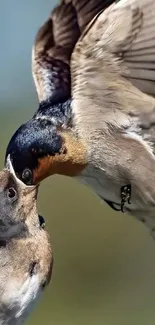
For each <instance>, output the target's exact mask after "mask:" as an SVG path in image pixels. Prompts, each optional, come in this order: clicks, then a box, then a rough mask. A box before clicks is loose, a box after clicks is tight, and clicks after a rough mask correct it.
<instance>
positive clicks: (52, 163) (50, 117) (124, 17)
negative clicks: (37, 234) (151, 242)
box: [6, 0, 155, 231]
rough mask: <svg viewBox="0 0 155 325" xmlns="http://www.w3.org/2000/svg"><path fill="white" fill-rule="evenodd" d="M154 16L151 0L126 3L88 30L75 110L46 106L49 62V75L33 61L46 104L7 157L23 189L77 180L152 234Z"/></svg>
mask: <svg viewBox="0 0 155 325" xmlns="http://www.w3.org/2000/svg"><path fill="white" fill-rule="evenodd" d="M154 9H155V3H154V1H153V0H141V1H140V0H128V1H126V0H124V1H123V0H122V1H120V2H119V3H116V4H113V5H112V6H111V7H109V8H108V9H107V10H106V11H105V12H100V13H98V14H97V16H96V17H95V18H94V19H93V20H92V21H91V22H90V24H89V25H88V26H87V27H86V29H85V30H84V32H83V34H82V36H81V38H80V40H79V41H78V42H77V45H76V47H75V49H74V51H73V54H72V60H71V80H72V85H71V88H72V103H71V102H70V100H68V101H66V102H65V103H64V102H63V103H59V105H58V104H57V102H52V104H51V102H50V101H49V102H48V100H47V97H48V96H50V94H51V88H52V85H53V83H52V81H53V78H54V77H53V75H54V74H52V73H51V70H52V69H51V66H50V63H51V61H50V60H48V63H49V68H48V69H46V73H45V69H44V68H43V66H42V65H39V66H38V63H40V62H38V60H36V56H34V63H35V64H34V72H35V81H36V85H37V89H39V85H41V84H42V81H44V83H43V84H42V85H44V86H45V87H44V88H43V87H41V90H42V91H41V92H40V99H41V104H40V107H39V109H38V111H37V113H36V114H35V116H34V117H33V118H32V119H31V120H30V121H28V122H27V123H26V124H24V125H22V126H21V127H20V128H19V129H18V130H17V132H16V133H15V135H14V136H13V138H12V139H11V142H10V144H9V145H8V148H7V152H6V156H7V155H9V154H10V156H11V160H12V163H13V166H14V169H15V172H16V174H17V175H18V177H19V178H21V179H22V180H24V181H25V182H27V183H28V182H29V181H30V182H32V183H37V182H39V181H41V180H42V179H44V178H45V177H47V176H49V175H52V174H54V173H59V174H64V175H68V176H76V177H77V178H79V179H80V180H82V181H84V182H86V183H88V184H89V185H90V186H92V187H93V189H94V190H95V191H96V192H97V194H98V195H99V196H100V197H101V198H103V200H106V201H112V202H113V203H112V205H113V206H114V207H115V208H116V209H117V208H118V210H119V209H121V210H124V211H125V212H128V213H131V214H132V215H135V216H136V217H138V218H139V219H140V220H142V221H145V222H146V224H147V225H148V226H149V227H150V228H151V229H152V230H153V231H154V225H155V221H154V211H155V191H154V182H153V180H154V178H153V176H154V172H155V159H154V152H153V144H154V134H155V132H154V128H153V123H154V109H155V99H154V98H153V96H154V95H155V87H154V86H155V82H154V81H155V42H154V35H155V10H154ZM47 48H48V47H47ZM59 53H60V52H59ZM38 68H39V69H38ZM36 72H37V73H36ZM59 75H60V73H59ZM40 76H42V77H41V78H40ZM56 76H58V74H56ZM62 80H63V82H62V83H64V80H65V77H64V75H63V77H62ZM52 89H53V88H52ZM62 89H64V87H61V90H62ZM60 94H61V91H60ZM52 98H54V100H55V98H56V99H57V96H56V95H55V89H53V90H52ZM59 98H60V95H59ZM70 103H71V105H70ZM38 124H39V134H38ZM27 139H29V142H27ZM38 139H39V141H38ZM45 139H46V141H45ZM26 178H27V179H26ZM126 201H127V202H126ZM129 204H130V205H129Z"/></svg>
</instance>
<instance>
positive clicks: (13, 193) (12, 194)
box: [7, 187, 17, 201]
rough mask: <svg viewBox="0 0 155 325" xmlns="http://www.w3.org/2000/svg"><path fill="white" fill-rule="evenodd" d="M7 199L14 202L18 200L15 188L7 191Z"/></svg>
mask: <svg viewBox="0 0 155 325" xmlns="http://www.w3.org/2000/svg"><path fill="white" fill-rule="evenodd" d="M7 197H8V198H9V199H11V200H13V201H15V200H16V198H17V192H16V190H15V189H14V188H13V187H10V188H9V189H8V190H7Z"/></svg>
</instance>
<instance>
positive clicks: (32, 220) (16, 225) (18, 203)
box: [0, 156, 40, 240]
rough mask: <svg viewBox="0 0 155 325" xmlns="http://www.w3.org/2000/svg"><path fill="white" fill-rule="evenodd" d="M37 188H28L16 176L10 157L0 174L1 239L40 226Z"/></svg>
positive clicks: (18, 234)
mask: <svg viewBox="0 0 155 325" xmlns="http://www.w3.org/2000/svg"><path fill="white" fill-rule="evenodd" d="M37 192H38V189H37V186H26V185H25V184H24V183H22V182H21V181H20V180H19V179H18V178H17V177H16V175H15V173H14V171H13V168H12V164H11V161H10V159H9V156H8V158H7V162H6V169H3V170H2V171H1V172H0V239H3V240H7V239H9V238H12V237H16V236H20V235H22V234H23V232H24V231H27V227H28V226H29V225H31V226H32V227H33V226H38V227H39V226H40V223H39V218H38V214H37V207H36V199H37Z"/></svg>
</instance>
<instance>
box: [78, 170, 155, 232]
mask: <svg viewBox="0 0 155 325" xmlns="http://www.w3.org/2000/svg"><path fill="white" fill-rule="evenodd" d="M76 178H77V179H78V180H79V181H80V182H81V183H83V184H85V185H86V186H88V187H90V188H91V189H92V190H93V191H94V192H95V193H96V194H97V195H98V197H99V198H100V199H101V200H102V201H103V203H104V202H106V201H108V202H111V203H112V205H113V208H114V209H116V210H118V211H119V210H120V204H121V185H119V184H116V183H113V182H112V181H111V180H110V179H108V177H106V176H105V174H104V173H103V171H102V170H99V169H95V168H94V169H92V168H87V169H86V170H84V172H83V173H82V174H81V175H80V176H78V177H76ZM124 185H127V184H124ZM106 203H107V202H106ZM124 212H125V213H127V214H129V215H132V216H133V217H136V218H137V219H138V220H139V221H141V222H143V223H145V225H146V226H147V227H148V228H149V229H151V231H153V232H154V234H152V235H153V237H155V208H154V207H153V206H152V207H150V206H149V205H147V204H144V202H138V201H136V200H134V198H132V194H131V204H128V203H126V204H125V208H124Z"/></svg>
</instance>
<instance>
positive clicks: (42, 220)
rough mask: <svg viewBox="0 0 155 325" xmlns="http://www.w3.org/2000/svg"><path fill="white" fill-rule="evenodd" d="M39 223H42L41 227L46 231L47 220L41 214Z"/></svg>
mask: <svg viewBox="0 0 155 325" xmlns="http://www.w3.org/2000/svg"><path fill="white" fill-rule="evenodd" d="M38 217H39V223H40V227H41V228H43V229H45V219H44V218H43V217H42V216H41V215H40V214H39V216H38Z"/></svg>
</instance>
